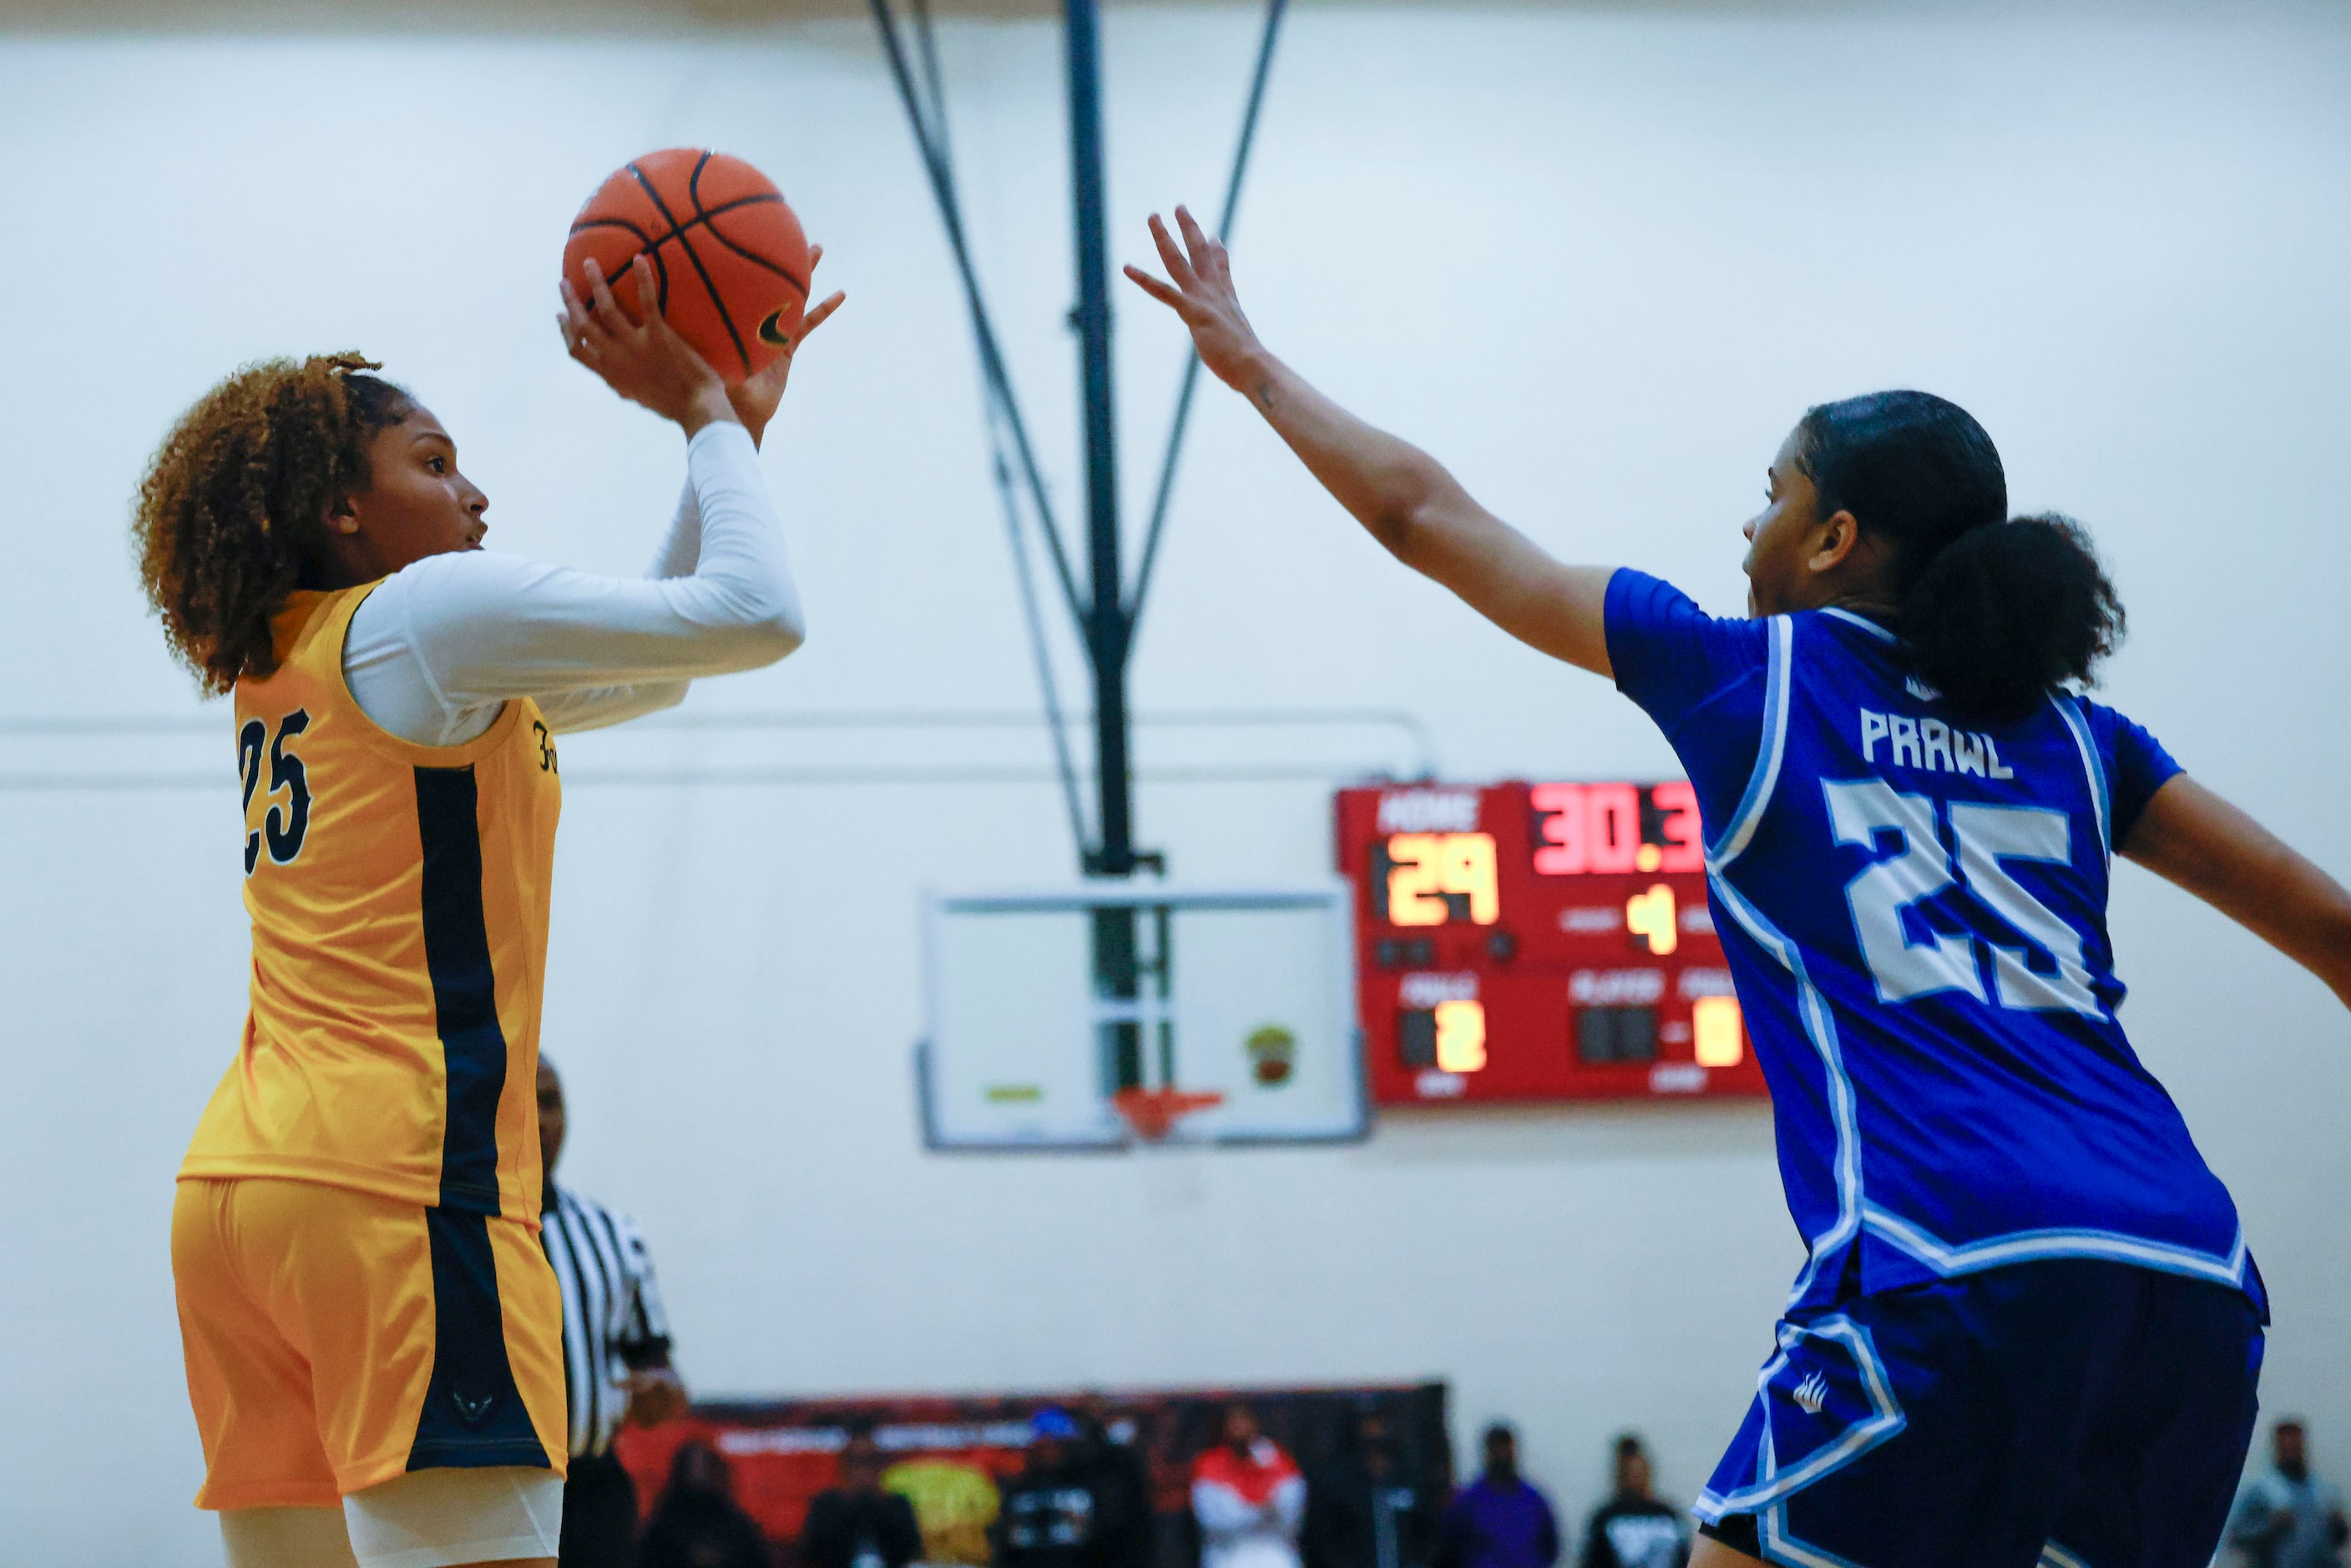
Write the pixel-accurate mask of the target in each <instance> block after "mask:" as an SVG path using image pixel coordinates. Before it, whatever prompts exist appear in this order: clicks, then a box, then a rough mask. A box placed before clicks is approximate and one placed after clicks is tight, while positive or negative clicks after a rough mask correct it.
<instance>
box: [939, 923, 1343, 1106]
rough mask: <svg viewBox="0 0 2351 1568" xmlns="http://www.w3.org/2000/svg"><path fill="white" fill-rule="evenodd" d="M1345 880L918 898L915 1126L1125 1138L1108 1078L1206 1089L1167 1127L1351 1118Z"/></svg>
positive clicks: (1124, 1084) (1119, 1083)
mask: <svg viewBox="0 0 2351 1568" xmlns="http://www.w3.org/2000/svg"><path fill="white" fill-rule="evenodd" d="M1347 899H1348V892H1347V889H1346V887H1345V885H1344V884H1343V883H1328V884H1314V885H1309V886H1298V887H1278V888H1187V887H1181V886H1174V885H1169V884H1165V883H1151V882H1144V881H1138V882H1134V883H1114V882H1102V883H1092V884H1087V885H1081V886H1078V887H1071V888H1062V889H1047V890H1031V891H1021V892H1001V893H974V894H950V895H938V896H934V897H932V898H930V899H928V900H927V901H926V903H925V910H924V948H925V952H924V960H925V987H926V990H927V993H928V994H927V997H926V1003H927V1009H926V1010H927V1015H928V1028H927V1038H926V1039H925V1040H924V1041H923V1042H922V1044H921V1045H920V1046H918V1047H917V1048H916V1053H915V1064H916V1079H917V1089H918V1091H919V1093H920V1097H921V1103H922V1113H923V1132H924V1138H925V1143H926V1144H927V1145H929V1146H930V1147H931V1148H933V1149H938V1150H966V1149H969V1150H986V1149H1011V1150H1018V1149H1034V1150H1050V1149H1117V1148H1122V1147H1125V1146H1127V1145H1130V1144H1132V1143H1134V1141H1136V1140H1135V1134H1134V1128H1133V1126H1131V1125H1130V1124H1129V1119H1128V1118H1127V1117H1126V1116H1123V1115H1122V1114H1121V1113H1119V1111H1118V1109H1117V1108H1116V1105H1115V1104H1114V1103H1113V1099H1114V1097H1115V1096H1116V1095H1117V1094H1118V1093H1119V1092H1121V1091H1122V1090H1125V1091H1134V1090H1146V1091H1149V1090H1163V1089H1168V1090H1178V1091H1186V1092H1196V1093H1198V1094H1201V1095H1204V1096H1205V1095H1215V1096H1218V1097H1219V1098H1218V1099H1217V1102H1216V1103H1213V1104H1209V1105H1206V1106H1204V1107H1203V1108H1201V1109H1198V1110H1194V1111H1190V1112H1188V1113H1184V1114H1182V1115H1181V1116H1180V1117H1179V1118H1178V1119H1177V1120H1176V1122H1175V1126H1174V1127H1173V1129H1172V1131H1171V1132H1170V1133H1169V1134H1168V1136H1169V1141H1171V1142H1177V1143H1186V1144H1288V1143H1322V1142H1332V1141H1338V1140H1344V1139H1350V1138H1356V1137H1361V1136H1362V1135H1363V1134H1364V1129H1365V1127H1366V1125H1367V1111H1366V1103H1365V1097H1364V1079H1363V1051H1362V1043H1361V1038H1360V1035H1359V1032H1358V1030H1357V1027H1356V1020H1355V1014H1354V996H1353V984H1354V974H1353V944H1352V935H1351V928H1350V925H1349V919H1348V915H1349V904H1348V903H1347ZM1131 1099H1132V1095H1130V1100H1131Z"/></svg>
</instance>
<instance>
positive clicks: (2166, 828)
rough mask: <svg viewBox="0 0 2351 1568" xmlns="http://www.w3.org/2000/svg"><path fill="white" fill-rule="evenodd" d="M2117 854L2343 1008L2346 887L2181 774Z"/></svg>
mask: <svg viewBox="0 0 2351 1568" xmlns="http://www.w3.org/2000/svg"><path fill="white" fill-rule="evenodd" d="M2120 847H2121V849H2122V852H2123V853H2124V855H2126V857H2128V858H2129V859H2131V860H2135V861H2137V862H2138V863H2139V864H2141V865H2143V866H2145V867H2147V869H2148V870H2149V871H2151V872H2154V873H2156V874H2157V875H2158V876H2160V877H2162V878H2164V879H2165V880H2167V881H2169V882H2175V883H2179V885H2180V886H2181V887H2184V888H2186V889H2187V890H2188V891H2189V892H2190V893H2192V894H2195V895H2196V896H2197V897H2199V898H2200V899H2202V900H2203V901H2204V902H2205V903H2207V904H2210V905H2211V906H2212V907H2213V908H2215V909H2217V910H2219V911H2220V913H2221V914H2223V915H2227V916H2229V918H2231V920H2234V921H2235V922H2237V924H2239V925H2242V926H2244V927H2245V928H2246V929H2247V930H2249V931H2251V932H2252V934H2253V935H2254V936H2259V937H2260V938H2261V939H2262V941H2264V942H2267V943H2268V944H2269V945H2270V946H2273V947H2275V948H2276V949H2277V950H2278V951H2279V952H2281V953H2283V954H2284V955H2285V956H2287V957H2289V958H2292V959H2293V960H2294V962H2295V963H2297V964H2300V965H2301V966H2302V967H2304V968H2305V969H2308V970H2309V971H2310V972H2311V973H2312V974H2314V975H2316V976H2317V977H2319V978H2320V979H2322V980H2324V981H2325V982H2326V984H2327V985H2328V987H2329V988H2332V989H2333V990H2334V992H2335V995H2336V996H2337V997H2339V998H2342V999H2343V1003H2344V1005H2345V1006H2346V1007H2351V893H2346V891H2345V890H2344V887H2343V884H2342V883H2339V882H2336V881H2335V879H2334V878H2333V877H2331V876H2329V875H2327V874H2326V873H2325V872H2323V871H2321V870H2320V869H2319V868H2318V867H2317V866H2315V865H2314V864H2313V863H2311V862H2310V861H2309V860H2307V859H2305V858H2304V856H2302V855H2300V854H2298V853H2296V852H2294V849H2293V848H2292V846H2290V845H2288V844H2287V843H2286V842H2285V841H2283V840H2282V839H2280V838H2278V837H2277V836H2276V835H2275V834H2274V833H2272V832H2271V831H2269V830H2268V829H2266V828H2264V827H2262V825H2261V824H2260V823H2259V822H2256V821H2253V820H2252V818H2251V817H2249V816H2247V815H2246V814H2245V813H2244V812H2242V811H2241V810H2238V809H2237V808H2236V807H2234V806H2231V804H2229V802H2228V801H2226V800H2222V799H2220V796H2218V795H2215V794H2214V793H2212V791H2211V790H2210V789H2206V788H2204V786H2203V785H2201V784H2199V783H2198V782H2196V780H2195V779H2190V778H2189V777H2188V776H2187V775H2186V774H2184V773H2182V774H2177V775H2175V776H2174V777H2173V778H2172V779H2171V780H2170V781H2169V782H2168V783H2167V784H2165V785H2164V786H2163V788H2162V789H2158V790H2157V791H2156V792H2155V798H2154V799H2153V800H2149V801H2148V802H2147V810H2144V811H2142V812H2140V813H2139V819H2138V821H2137V822H2135V823H2133V824H2132V826H2131V831H2130V837H2129V838H2127V839H2126V840H2125V841H2123V843H2122V845H2121V846H2120Z"/></svg>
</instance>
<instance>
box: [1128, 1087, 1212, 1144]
mask: <svg viewBox="0 0 2351 1568" xmlns="http://www.w3.org/2000/svg"><path fill="white" fill-rule="evenodd" d="M1110 1103H1111V1104H1112V1105H1113V1107H1115V1108H1116V1109H1117V1111H1118V1113H1119V1114H1120V1115H1122V1116H1123V1117H1125V1118H1126V1124H1127V1125H1128V1126H1130V1127H1132V1128H1134V1135H1135V1138H1136V1140H1137V1141H1139V1142H1141V1143H1145V1144H1158V1143H1165V1141H1166V1138H1167V1134H1170V1133H1172V1132H1174V1131H1175V1124H1176V1122H1177V1121H1179V1120H1180V1119H1182V1118H1183V1117H1186V1116H1189V1115H1191V1114H1192V1113H1194V1112H1196V1111H1206V1110H1208V1109H1210V1108H1211V1107H1214V1106H1217V1105H1221V1104H1223V1103H1225V1097H1224V1096H1223V1095H1222V1094H1218V1093H1216V1092H1195V1091H1191V1090H1186V1089H1122V1090H1120V1091H1119V1092H1117V1093H1115V1094H1113V1095H1112V1096H1111V1097H1110Z"/></svg>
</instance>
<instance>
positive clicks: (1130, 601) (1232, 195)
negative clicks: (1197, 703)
mask: <svg viewBox="0 0 2351 1568" xmlns="http://www.w3.org/2000/svg"><path fill="white" fill-rule="evenodd" d="M1288 7H1289V0H1267V4H1266V7H1265V33H1264V36H1263V37H1260V38H1259V41H1258V47H1257V72H1256V74H1255V75H1254V76H1252V77H1251V78H1249V107H1248V109H1246V110H1243V111H1242V113H1241V138H1240V145H1239V146H1238V147H1237V148H1235V149H1234V150H1233V172H1232V177H1231V179H1229V180H1228V181H1227V182H1226V183H1225V210H1224V215H1223V216H1221V217H1220V218H1218V219H1217V238H1218V239H1220V240H1225V241H1228V242H1229V241H1230V239H1231V237H1232V232H1233V215H1234V214H1235V213H1236V212H1237V211H1238V208H1239V206H1240V200H1241V177H1242V175H1244V174H1246V173H1247V172H1249V149H1250V148H1251V147H1252V146H1254V145H1255V144H1256V141H1257V117H1258V110H1259V108H1260V107H1262V106H1263V104H1264V102H1265V81H1266V77H1267V75H1268V73H1269V72H1270V71H1271V70H1272V68H1273V46H1274V40H1275V38H1276V37H1277V36H1278V35H1279V34H1280V31H1281V14H1282V12H1283V11H1285V10H1286V9H1288ZM1199 380H1200V356H1199V355H1198V354H1196V353H1192V354H1186V356H1185V358H1184V384H1183V386H1182V388H1181V389H1180V390H1178V391H1177V392H1176V393H1175V419H1174V420H1173V421H1172V422H1171V423H1169V425H1168V430H1167V455H1166V456H1165V458H1164V459H1163V460H1162V461H1161V463H1160V465H1159V489H1158V493H1157V494H1156V495H1155V496H1154V497H1152V501H1151V528H1150V531H1149V532H1147V533H1145V534H1144V537H1143V560H1142V562H1141V564H1140V565H1139V566H1138V567H1137V568H1136V570H1135V574H1134V592H1133V593H1132V594H1130V595H1128V596H1127V601H1126V625H1127V637H1128V642H1129V643H1130V645H1131V644H1132V643H1133V640H1134V626H1135V622H1138V621H1140V620H1142V619H1143V600H1144V594H1146V593H1148V592H1149V591H1150V590H1151V569H1152V567H1153V566H1154V565H1155V564H1156V563H1157V561H1158V559H1159V536H1160V531H1161V530H1162V529H1163V528H1165V526H1166V523H1167V503H1168V499H1169V497H1172V496H1173V495H1174V494H1175V460H1176V458H1177V456H1178V455H1180V454H1181V453H1182V452H1183V450H1184V433H1185V431H1186V429H1187V428H1188V427H1189V426H1190V424H1191V421H1192V393H1193V392H1194V390H1195V389H1196V387H1197V386H1198V384H1199Z"/></svg>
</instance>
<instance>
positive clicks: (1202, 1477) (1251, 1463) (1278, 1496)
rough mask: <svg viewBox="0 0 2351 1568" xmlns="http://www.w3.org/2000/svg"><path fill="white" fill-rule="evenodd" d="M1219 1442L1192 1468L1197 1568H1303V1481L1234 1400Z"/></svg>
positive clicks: (1247, 1411) (1254, 1416) (1246, 1408)
mask: <svg viewBox="0 0 2351 1568" xmlns="http://www.w3.org/2000/svg"><path fill="white" fill-rule="evenodd" d="M1220 1436H1221V1437H1222V1441H1220V1442H1219V1443H1217V1446H1216V1447H1214V1448H1210V1449H1208V1450H1207V1452H1205V1453H1203V1454H1202V1455H1201V1456H1200V1457H1199V1458H1197V1459H1196V1460H1194V1461H1193V1464H1192V1517H1193V1519H1194V1520H1196V1521H1197V1522H1198V1524H1199V1526H1200V1568H1301V1559H1300V1557H1299V1554H1298V1534H1299V1531H1300V1529H1301V1526H1302V1525H1303V1524H1304V1523H1305V1519H1306V1481H1305V1478H1303V1477H1302V1476H1301V1475H1300V1474H1299V1473H1298V1467H1297V1466H1296V1465H1295V1464H1293V1463H1291V1462H1290V1456H1289V1455H1288V1454H1285V1453H1283V1452H1282V1451H1281V1449H1280V1447H1278V1446H1277V1445H1276V1444H1275V1442H1274V1440H1273V1439H1272V1438H1270V1437H1267V1436H1266V1435H1265V1433H1264V1432H1263V1431H1262V1430H1261V1429H1259V1427H1258V1424H1257V1412H1256V1411H1254V1410H1252V1409H1250V1408H1249V1406H1247V1405H1244V1404H1241V1403H1240V1402H1239V1401H1238V1400H1236V1401H1235V1402H1234V1403H1232V1404H1230V1405H1228V1406H1226V1407H1225V1416H1224V1423H1223V1426H1222V1427H1221V1429H1220Z"/></svg>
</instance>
